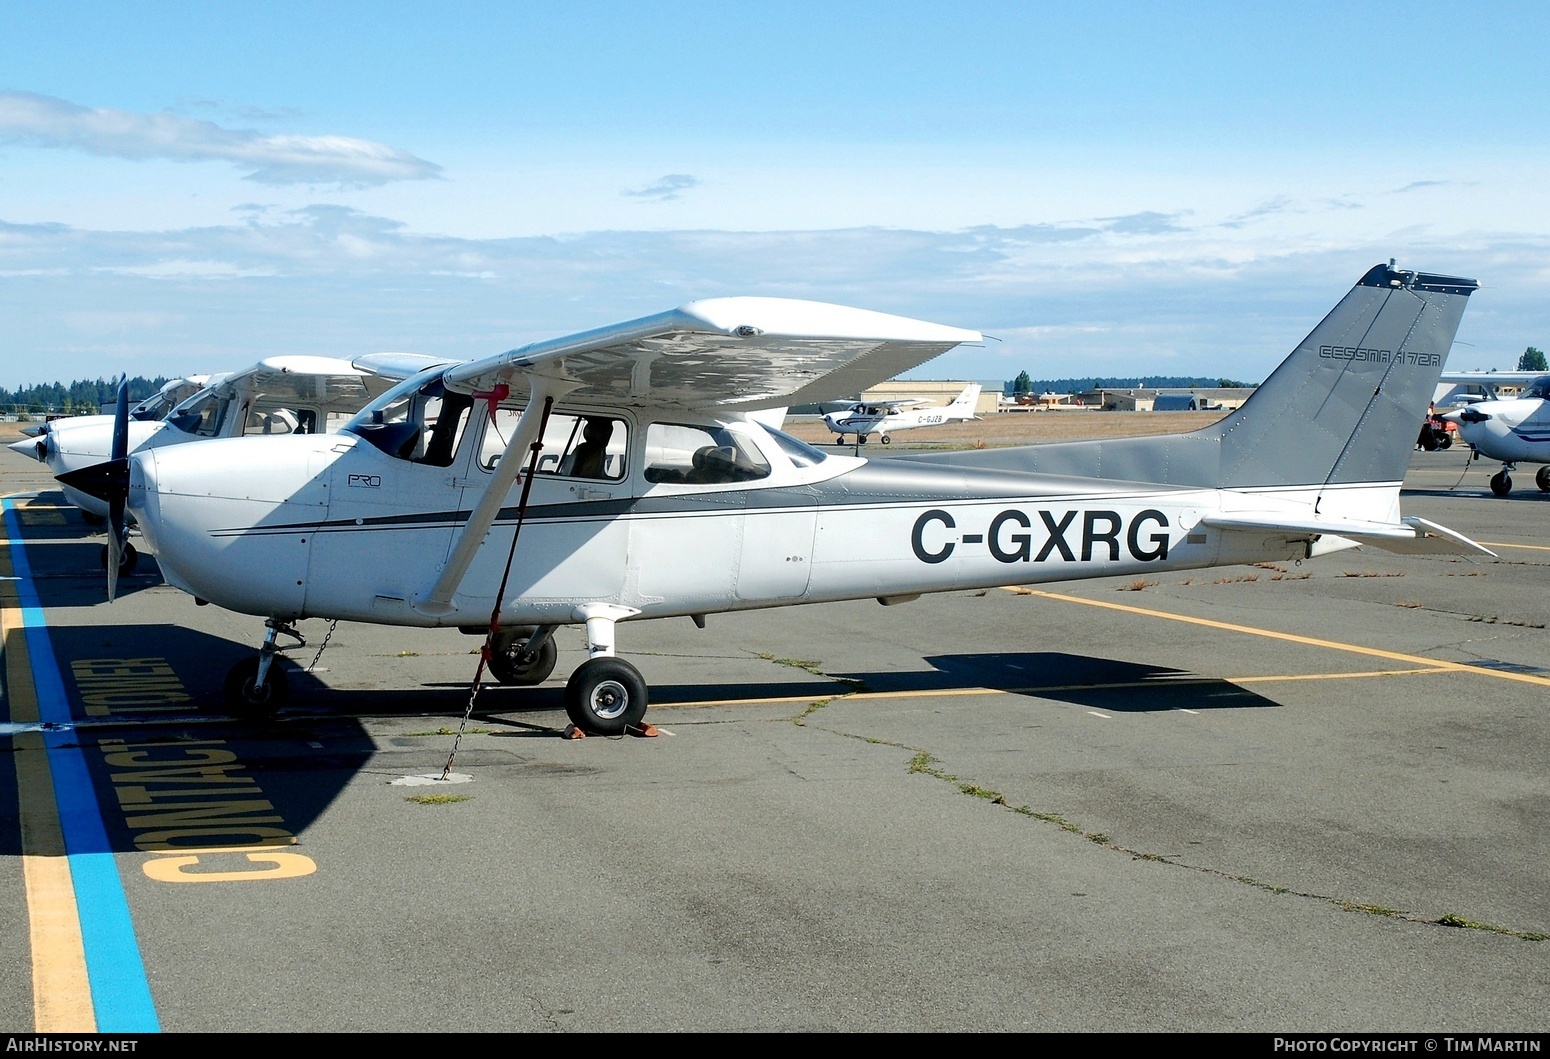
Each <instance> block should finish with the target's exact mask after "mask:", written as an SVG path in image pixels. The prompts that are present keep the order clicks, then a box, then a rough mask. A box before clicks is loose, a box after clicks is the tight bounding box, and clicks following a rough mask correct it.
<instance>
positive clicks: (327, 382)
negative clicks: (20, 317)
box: [10, 353, 447, 574]
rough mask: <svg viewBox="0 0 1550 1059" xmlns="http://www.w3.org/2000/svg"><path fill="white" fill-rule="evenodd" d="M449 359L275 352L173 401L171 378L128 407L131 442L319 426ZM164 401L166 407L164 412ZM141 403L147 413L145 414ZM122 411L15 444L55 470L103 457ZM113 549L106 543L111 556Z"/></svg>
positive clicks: (125, 554)
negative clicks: (170, 402) (131, 408)
mask: <svg viewBox="0 0 1550 1059" xmlns="http://www.w3.org/2000/svg"><path fill="white" fill-rule="evenodd" d="M445 363H447V362H446V361H445V360H443V359H441V358H437V357H429V356H425V355H423V354H419V353H372V354H367V355H365V356H360V357H356V358H354V359H353V360H343V359H339V358H334V357H313V356H279V357H269V358H267V359H265V360H261V361H259V362H258V363H257V364H255V365H253V366H252V367H250V368H247V369H245V370H243V371H238V372H227V373H223V374H219V375H211V376H206V377H204V379H205V384H204V386H203V388H202V389H197V390H196V391H195V392H194V393H193V394H192V395H190V396H188V397H187V398H186V399H184V400H182V401H181V402H180V403H178V404H176V405H175V406H173V407H172V408H170V409H163V407H162V406H163V405H165V404H166V402H167V401H168V400H170V399H171V398H172V397H174V396H175V395H176V394H177V393H178V392H179V391H180V390H181V389H186V386H187V385H188V384H189V381H188V380H174V382H175V383H177V382H182V383H184V384H185V385H184V386H183V387H178V386H175V385H174V383H169V384H168V385H167V386H164V387H163V388H162V390H161V391H160V392H159V393H157V394H156V395H154V396H153V397H151V398H148V399H147V400H145V401H142V402H141V403H140V404H139V405H136V406H135V412H128V413H126V414H127V415H128V418H129V422H128V424H127V431H126V438H125V439H124V440H125V445H126V446H127V451H128V452H137V451H139V450H141V449H151V448H157V447H159V446H163V445H177V444H182V443H185V442H190V441H200V440H202V439H207V438H230V437H240V436H242V435H246V434H318V433H330V432H332V431H335V430H338V429H339V427H341V426H343V425H344V423H345V421H346V420H348V419H349V418H350V417H351V416H352V415H354V414H355V413H356V412H358V411H360V409H361V407H362V406H363V405H365V404H366V403H367V402H368V401H370V400H371V399H372V398H374V397H376V396H378V395H379V394H382V393H384V392H386V391H387V390H389V389H391V388H392V387H393V386H395V385H396V384H397V383H399V382H401V381H402V380H404V379H406V378H408V377H409V376H411V375H413V374H414V373H416V372H418V371H422V370H424V369H425V368H428V367H431V366H433V365H436V364H445ZM158 411H161V412H162V414H161V415H157V414H156V413H157V412H158ZM136 413H139V414H138V415H137V414H136ZM113 441H114V416H112V415H91V416H79V417H71V418H67V419H56V420H54V421H53V422H51V423H49V424H48V430H47V431H45V432H42V433H40V434H38V436H36V437H31V438H24V439H23V440H21V441H17V442H13V443H12V444H11V446H10V447H11V448H12V449H13V450H14V451H16V452H19V453H21V454H22V455H24V456H32V457H33V458H35V459H37V460H38V461H39V462H41V463H46V464H48V466H49V470H51V471H52V472H53V473H54V474H55V475H63V474H68V473H69V472H71V471H75V470H80V469H82V468H87V467H92V466H95V465H97V464H101V463H102V462H103V461H104V460H107V459H108V458H109V456H110V453H111V449H112V445H113ZM61 488H62V491H63V493H64V495H65V499H66V500H68V501H69V502H70V503H72V504H74V505H75V506H76V507H78V508H80V509H81V512H82V515H83V516H84V517H85V518H86V520H87V521H88V522H91V523H95V524H98V525H100V524H102V523H103V522H104V521H106V520H107V519H108V516H109V510H108V504H107V503H105V502H104V501H102V500H99V499H98V498H97V497H95V496H93V495H91V494H90V493H88V492H85V491H83V490H81V489H77V488H75V487H73V486H70V485H64V484H62V485H61ZM120 544H121V546H122V550H121V551H120V557H121V562H120V567H119V572H120V573H125V574H127V573H128V572H129V571H130V570H132V569H133V568H134V563H135V550H134V548H133V547H132V546H131V545H129V544H128V542H127V541H121V542H120ZM107 553H108V550H107V549H105V550H104V553H103V554H104V556H106V555H107Z"/></svg>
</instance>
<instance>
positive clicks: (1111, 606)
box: [1008, 587, 1550, 687]
mask: <svg viewBox="0 0 1550 1059" xmlns="http://www.w3.org/2000/svg"><path fill="white" fill-rule="evenodd" d="M1008 591H1013V592H1016V593H1018V594H1019V595H1024V596H1042V597H1044V598H1045V599H1054V600H1060V601H1061V602H1064V603H1082V604H1085V605H1086V606H1089V607H1101V608H1103V609H1105V610H1117V611H1121V612H1123V613H1126V614H1139V615H1141V616H1142V617H1147V618H1165V619H1167V620H1169V621H1179V622H1183V623H1185V624H1186V625H1201V626H1204V627H1205V628H1208V629H1222V630H1224V631H1226V632H1238V633H1244V634H1245V635H1248V636H1263V637H1265V638H1266V639H1270V640H1284V641H1286V642H1287V643H1299V644H1303V645H1305V646H1308V647H1323V648H1325V649H1327V650H1330V651H1344V652H1346V653H1347V654H1357V655H1366V656H1368V657H1370V658H1387V659H1388V660H1389V661H1391V662H1408V663H1410V664H1412V665H1415V666H1418V667H1421V668H1426V669H1435V670H1438V671H1439V672H1450V673H1468V674H1470V675H1471V676H1478V677H1495V678H1496V679H1498V680H1515V681H1518V682H1519V683H1522V684H1535V685H1538V686H1539V687H1550V677H1542V676H1537V675H1535V674H1533V673H1512V672H1508V671H1506V670H1501V669H1486V668H1484V667H1483V666H1472V665H1467V664H1465V663H1463V662H1444V661H1441V660H1439V659H1436V658H1422V657H1421V656H1419V655H1409V654H1405V653H1403V652H1401V651H1385V650H1382V649H1380V648H1377V647H1363V646H1361V645H1359V644H1349V643H1338V642H1336V641H1334V640H1321V639H1318V638H1317V637H1313V636H1298V635H1297V634H1295V633H1289V632H1276V631H1275V630H1273V629H1258V628H1255V627H1254V626H1252V625H1235V624H1233V623H1231V622H1225V621H1214V620H1212V619H1210V618H1192V617H1189V616H1188V615H1184V614H1173V613H1170V612H1168V611H1165V610H1149V609H1147V608H1145V607H1131V606H1127V605H1126V604H1124V603H1107V602H1104V601H1103V600H1099V599H1083V598H1082V597H1081V596H1068V595H1064V594H1062V593H1060V592H1044V591H1041V590H1039V589H1032V588H1020V587H1019V588H1012V589H1009V590H1008Z"/></svg>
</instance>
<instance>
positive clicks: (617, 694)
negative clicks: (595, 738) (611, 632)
mask: <svg viewBox="0 0 1550 1059" xmlns="http://www.w3.org/2000/svg"><path fill="white" fill-rule="evenodd" d="M565 712H566V713H567V714H569V715H570V719H571V723H572V724H574V725H575V726H576V727H577V728H580V729H581V730H582V731H583V732H586V733H587V734H588V735H623V734H624V733H625V732H626V731H628V730H629V729H630V728H633V727H636V726H638V725H639V724H640V721H641V718H642V717H644V716H645V715H646V681H645V680H644V679H643V678H642V677H641V675H640V672H639V671H638V670H636V668H635V667H634V666H632V665H630V663H628V662H626V661H624V660H623V659H621V658H611V657H599V658H589V659H587V660H586V661H585V662H583V663H581V665H579V666H577V667H576V671H575V672H574V673H572V674H571V675H570V680H569V681H568V682H567V683H566V685H565Z"/></svg>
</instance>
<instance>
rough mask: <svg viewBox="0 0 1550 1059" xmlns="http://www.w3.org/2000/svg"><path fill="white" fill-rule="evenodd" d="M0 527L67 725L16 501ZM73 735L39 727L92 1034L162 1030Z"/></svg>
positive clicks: (41, 675) (45, 675)
mask: <svg viewBox="0 0 1550 1059" xmlns="http://www.w3.org/2000/svg"><path fill="white" fill-rule="evenodd" d="M4 509H5V531H6V535H7V537H9V538H10V547H11V567H12V572H13V573H14V574H15V575H16V578H17V580H16V592H17V596H18V597H19V599H20V602H21V612H22V627H23V629H24V630H25V635H26V637H27V653H28V654H29V655H30V656H31V661H32V682H33V685H34V687H35V688H36V689H37V694H38V713H39V716H40V717H41V718H42V720H44V721H46V722H53V723H55V724H61V725H67V726H68V725H69V724H70V723H71V722H72V721H73V720H74V718H73V717H71V715H70V699H69V697H68V696H67V695H66V694H65V685H64V681H63V679H62V678H61V677H60V675H59V663H58V661H57V660H56V659H55V658H54V645H53V644H52V643H51V642H50V641H49V636H48V627H47V622H46V621H45V619H44V616H43V606H42V603H41V602H40V601H39V599H38V593H37V590H36V589H35V588H34V587H33V583H32V568H31V566H30V564H29V563H28V561H27V555H26V551H25V549H24V548H23V546H22V531H21V523H20V520H19V519H18V517H17V514H16V505H15V501H14V500H12V499H11V498H10V497H6V498H5V500H4ZM75 741H76V736H75V733H74V732H72V731H71V730H70V729H69V728H68V727H67V728H65V729H64V730H62V731H61V730H56V731H45V732H44V733H43V744H44V746H45V747H47V749H48V763H49V768H50V770H51V771H52V772H53V774H54V801H55V802H56V804H57V805H58V806H59V823H60V827H61V828H62V829H63V831H64V836H65V850H66V853H67V855H68V856H69V858H70V878H71V881H72V883H73V884H74V887H75V903H76V907H77V908H78V909H79V910H80V917H81V941H82V944H83V945H84V947H85V950H86V976H87V980H88V981H89V982H90V983H91V996H92V1007H93V1008H94V1009H95V1010H96V1014H97V1032H98V1033H155V1032H158V1031H159V1030H160V1029H161V1024H160V1022H159V1021H158V1020H157V1018H156V1005H155V1004H154V1003H153V1002H152V1000H151V985H150V982H148V981H147V980H146V977H145V962H144V961H143V960H142V959H141V957H140V943H139V942H138V941H137V940H136V939H135V928H134V923H133V921H132V920H131V919H130V916H129V901H128V899H127V898H126V897H125V896H124V883H123V880H122V879H121V878H119V874H118V864H117V863H116V861H115V859H114V854H113V850H112V848H111V847H110V846H109V845H108V832H107V828H106V827H105V826H104V825H103V822H102V812H101V810H100V809H99V808H98V806H97V798H96V792H95V790H94V789H93V787H92V782H91V772H90V770H89V769H88V768H87V766H86V756H85V753H84V751H83V750H82V748H81V747H80V746H78V745H75Z"/></svg>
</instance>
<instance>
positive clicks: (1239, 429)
mask: <svg viewBox="0 0 1550 1059" xmlns="http://www.w3.org/2000/svg"><path fill="white" fill-rule="evenodd" d="M1478 287H1479V284H1478V283H1476V282H1475V281H1474V280H1472V279H1458V278H1455V277H1452V276H1438V275H1432V274H1430V273H1425V272H1406V271H1401V270H1396V269H1394V268H1393V267H1391V266H1389V265H1377V266H1375V267H1374V268H1372V269H1370V270H1369V271H1368V272H1367V274H1366V275H1365V276H1363V277H1362V278H1361V279H1360V280H1358V281H1357V283H1356V286H1354V287H1352V288H1351V290H1350V292H1349V293H1348V294H1346V296H1345V297H1344V298H1342V299H1341V301H1340V303H1339V304H1338V305H1336V306H1335V308H1334V309H1333V310H1331V311H1330V313H1329V315H1328V316H1326V317H1324V319H1323V320H1322V321H1321V322H1320V323H1319V325H1318V326H1317V327H1315V328H1314V329H1313V331H1312V332H1311V333H1310V334H1309V335H1308V337H1307V338H1305V339H1303V340H1302V342H1301V343H1299V344H1298V346H1297V348H1296V349H1294V350H1293V351H1292V353H1291V355H1290V356H1288V357H1287V358H1286V359H1285V360H1284V361H1282V362H1281V365H1280V367H1278V368H1276V370H1275V371H1274V372H1273V373H1272V374H1271V375H1270V377H1269V378H1268V379H1266V380H1265V382H1264V383H1263V384H1262V385H1261V386H1260V387H1259V388H1258V389H1257V390H1256V391H1255V392H1254V394H1253V396H1251V397H1250V398H1249V400H1248V401H1246V402H1244V404H1243V407H1241V408H1239V409H1238V410H1237V411H1235V412H1232V413H1230V414H1229V415H1227V416H1226V417H1225V418H1224V419H1222V420H1221V421H1219V422H1217V423H1214V424H1212V425H1211V426H1209V427H1206V428H1205V429H1203V430H1197V431H1195V432H1194V433H1192V434H1174V435H1167V436H1163V437H1142V438H1118V439H1110V440H1103V441H1082V442H1073V443H1067V444H1056V445H1036V446H1030V447H1027V448H1018V449H998V450H982V451H976V452H972V453H946V454H940V455H939V454H926V455H922V456H919V457H901V458H906V459H916V460H919V461H920V462H927V463H956V464H960V465H971V464H972V465H973V466H975V467H985V468H998V469H1002V470H1020V471H1029V472H1038V473H1043V474H1061V475H1076V476H1080V477H1089V478H1103V479H1109V480H1122V481H1137V482H1155V483H1158V484H1161V485H1180V486H1201V487H1206V488H1225V489H1242V488H1253V487H1268V486H1303V485H1314V486H1321V485H1345V484H1353V483H1365V482H1387V483H1393V482H1399V481H1401V480H1403V478H1404V476H1405V470H1406V468H1407V467H1408V466H1409V463H1410V455H1411V453H1412V451H1413V450H1414V447H1415V436H1416V431H1417V429H1418V428H1419V424H1420V422H1421V420H1422V418H1423V417H1424V416H1425V415H1426V410H1427V402H1428V401H1429V400H1430V399H1431V396H1432V392H1433V389H1434V388H1435V387H1436V385H1437V380H1438V378H1439V377H1440V376H1441V374H1442V366H1443V362H1444V361H1446V360H1447V357H1448V350H1449V349H1450V348H1451V347H1452V345H1453V336H1454V334H1455V333H1457V331H1458V326H1459V320H1460V319H1461V318H1462V317H1463V314H1464V306H1465V305H1466V303H1467V302H1468V300H1469V295H1470V294H1471V293H1473V292H1474V291H1475V290H1476V289H1477V288H1478Z"/></svg>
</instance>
